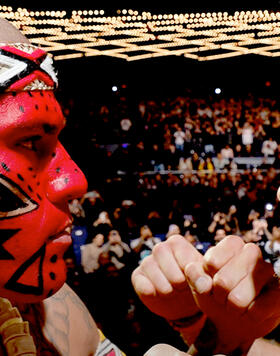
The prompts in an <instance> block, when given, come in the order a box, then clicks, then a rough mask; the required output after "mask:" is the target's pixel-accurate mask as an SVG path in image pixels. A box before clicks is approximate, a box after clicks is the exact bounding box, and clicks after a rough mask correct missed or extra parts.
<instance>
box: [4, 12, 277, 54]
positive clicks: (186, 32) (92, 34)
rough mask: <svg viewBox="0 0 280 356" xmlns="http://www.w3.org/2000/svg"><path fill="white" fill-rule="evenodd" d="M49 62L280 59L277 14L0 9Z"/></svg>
mask: <svg viewBox="0 0 280 356" xmlns="http://www.w3.org/2000/svg"><path fill="white" fill-rule="evenodd" d="M0 17H4V18H6V19H7V20H9V21H11V22H12V23H13V24H14V25H15V26H16V27H18V28H20V29H21V31H22V32H23V33H24V34H25V35H26V36H27V37H28V38H29V39H30V41H31V42H32V43H33V44H35V45H39V46H41V47H42V48H44V49H45V50H47V51H48V52H49V53H52V54H53V56H54V59H56V60H64V59H71V58H79V57H89V56H101V55H103V56H104V55H105V56H112V57H117V58H122V59H125V60H127V61H133V60H140V59H147V58H153V57H160V56H170V55H173V56H174V55H175V56H185V57H188V58H192V59H195V60H198V61H206V60H214V59H219V58H226V57H234V56H241V55H246V54H252V53H253V54H257V55H263V56H271V57H276V56H280V12H269V11H267V10H254V11H240V12H239V11H236V12H234V13H232V14H229V13H228V12H212V13H210V12H208V13H186V14H182V13H181V14H152V13H150V12H141V13H139V12H138V11H136V10H131V9H130V10H125V9H123V10H118V11H117V12H116V14H115V16H106V13H105V11H104V10H73V11H71V12H70V13H69V12H68V11H67V12H66V11H30V10H27V9H25V8H18V9H13V8H12V7H10V6H0Z"/></svg>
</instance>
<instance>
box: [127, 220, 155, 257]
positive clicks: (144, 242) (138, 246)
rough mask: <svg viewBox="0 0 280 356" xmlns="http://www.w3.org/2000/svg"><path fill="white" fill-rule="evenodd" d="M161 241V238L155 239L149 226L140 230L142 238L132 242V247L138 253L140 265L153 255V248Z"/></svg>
mask: <svg viewBox="0 0 280 356" xmlns="http://www.w3.org/2000/svg"><path fill="white" fill-rule="evenodd" d="M160 241H161V239H160V238H159V237H154V236H153V233H152V231H151V229H150V228H149V226H147V225H143V226H141V228H140V237H138V238H137V239H133V240H131V242H130V247H131V248H132V250H133V251H134V252H135V253H136V255H137V259H138V262H139V263H140V262H141V261H142V260H143V259H144V258H145V257H147V256H149V255H150V254H151V251H152V249H153V247H154V246H155V245H156V244H158V243H159V242H160Z"/></svg>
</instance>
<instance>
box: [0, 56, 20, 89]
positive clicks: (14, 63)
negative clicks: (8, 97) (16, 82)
mask: <svg viewBox="0 0 280 356" xmlns="http://www.w3.org/2000/svg"><path fill="white" fill-rule="evenodd" d="M26 68H27V64H26V63H24V62H22V61H19V60H17V59H14V58H11V57H8V56H5V55H3V54H0V83H4V82H7V81H9V80H10V79H11V78H13V77H15V76H17V75H19V74H20V73H22V72H23V71H24V70H26Z"/></svg>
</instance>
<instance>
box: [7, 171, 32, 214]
mask: <svg viewBox="0 0 280 356" xmlns="http://www.w3.org/2000/svg"><path fill="white" fill-rule="evenodd" d="M0 185H3V186H4V187H6V188H7V189H8V190H9V191H10V192H11V194H14V195H15V196H16V197H17V198H19V199H20V200H21V201H22V203H23V206H21V207H19V208H17V209H14V210H11V211H1V207H0V219H5V218H6V219H7V218H12V217H15V216H19V215H23V214H26V213H28V212H30V211H32V210H35V209H37V208H38V204H37V203H36V202H35V201H34V200H32V199H30V197H29V196H28V195H27V194H26V193H25V192H24V191H22V190H21V188H20V187H18V186H17V185H16V184H15V183H14V182H13V181H12V180H10V179H8V178H7V177H5V176H3V175H0Z"/></svg>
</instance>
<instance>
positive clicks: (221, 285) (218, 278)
mask: <svg viewBox="0 0 280 356" xmlns="http://www.w3.org/2000/svg"><path fill="white" fill-rule="evenodd" d="M213 286H214V288H218V289H222V290H225V291H228V290H229V289H230V281H229V278H227V276H225V275H223V274H222V273H219V272H218V273H216V274H215V276H214V277H213Z"/></svg>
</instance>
